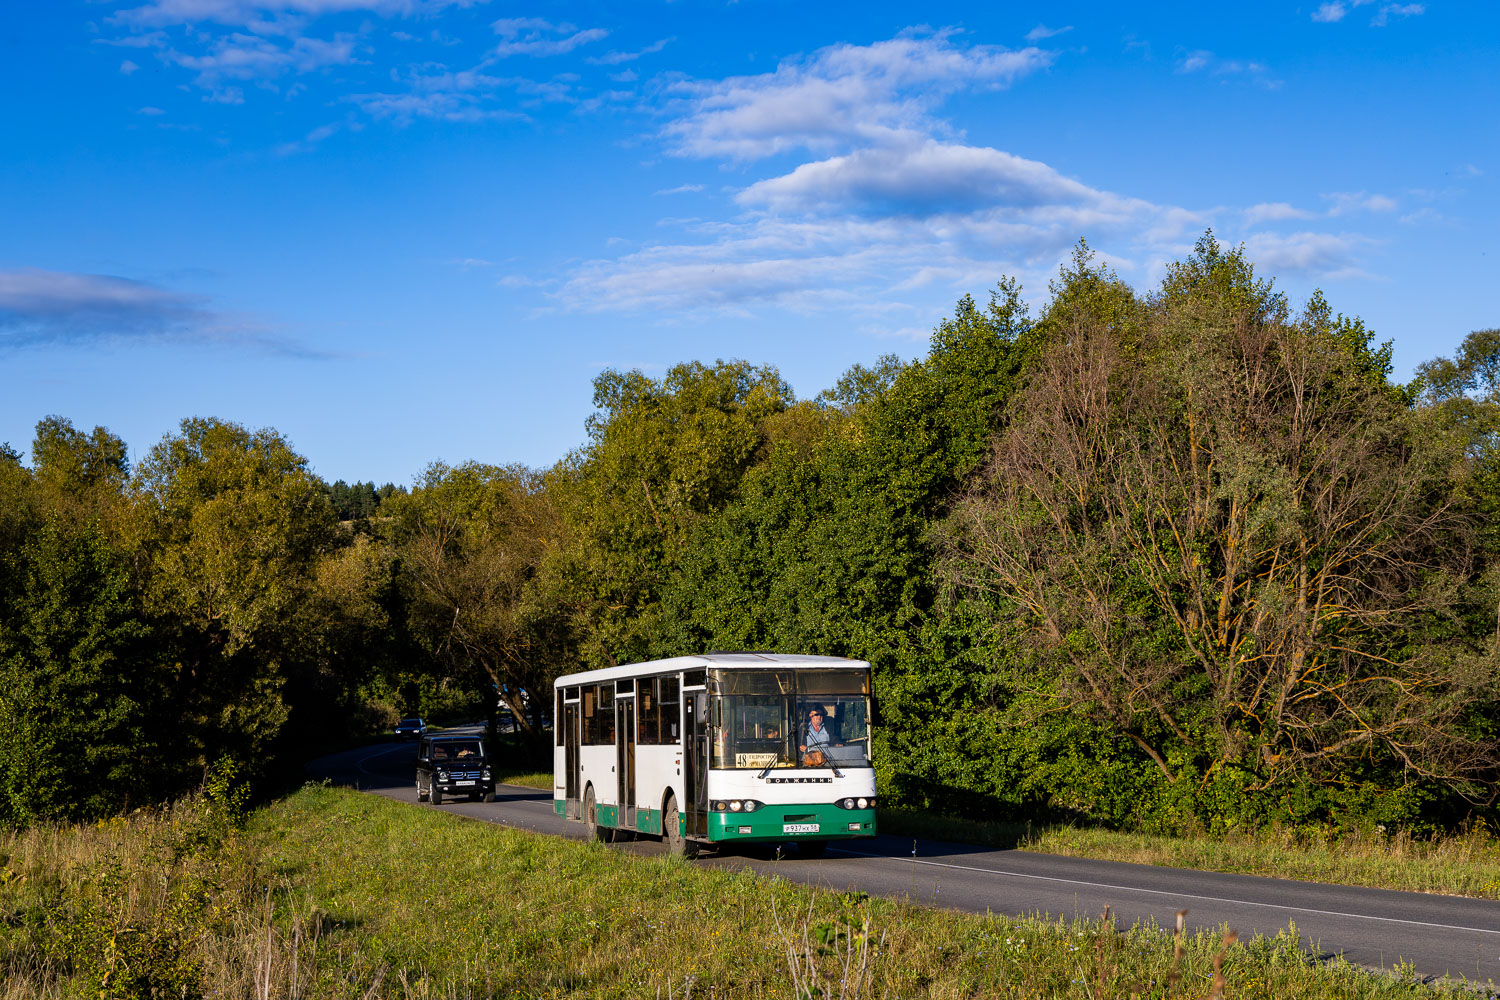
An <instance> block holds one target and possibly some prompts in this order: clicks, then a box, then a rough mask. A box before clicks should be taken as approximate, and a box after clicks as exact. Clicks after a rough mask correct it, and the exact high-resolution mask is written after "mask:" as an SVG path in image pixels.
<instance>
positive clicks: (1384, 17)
mask: <svg viewBox="0 0 1500 1000" xmlns="http://www.w3.org/2000/svg"><path fill="white" fill-rule="evenodd" d="M1425 13H1427V7H1426V5H1425V4H1420V3H1388V4H1385V5H1383V6H1382V7H1381V8H1380V10H1378V11H1376V13H1375V16H1374V17H1373V18H1371V19H1370V25H1371V27H1375V28H1384V27H1385V26H1386V25H1387V24H1389V23H1390V20H1391V18H1393V17H1416V16H1417V15H1419V14H1425Z"/></svg>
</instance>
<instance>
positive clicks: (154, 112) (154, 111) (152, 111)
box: [135, 105, 166, 118]
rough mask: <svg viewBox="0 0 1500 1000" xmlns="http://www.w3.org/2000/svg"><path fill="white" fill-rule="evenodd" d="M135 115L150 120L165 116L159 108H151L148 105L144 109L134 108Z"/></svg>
mask: <svg viewBox="0 0 1500 1000" xmlns="http://www.w3.org/2000/svg"><path fill="white" fill-rule="evenodd" d="M135 113H136V114H138V115H147V116H148V117H151V118H155V117H156V116H158V115H164V114H166V112H165V111H163V110H162V109H161V108H153V107H150V106H149V105H148V106H147V107H144V108H136V110H135Z"/></svg>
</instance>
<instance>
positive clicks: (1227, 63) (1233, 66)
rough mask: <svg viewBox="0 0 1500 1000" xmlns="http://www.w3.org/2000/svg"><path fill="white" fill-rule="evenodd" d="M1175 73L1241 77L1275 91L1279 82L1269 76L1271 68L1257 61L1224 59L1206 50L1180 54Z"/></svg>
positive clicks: (1280, 83)
mask: <svg viewBox="0 0 1500 1000" xmlns="http://www.w3.org/2000/svg"><path fill="white" fill-rule="evenodd" d="M1177 72H1179V73H1208V74H1210V75H1213V76H1223V77H1231V76H1242V77H1245V78H1246V79H1248V80H1250V81H1252V82H1254V83H1256V84H1259V85H1260V86H1263V87H1268V88H1271V89H1273V90H1274V89H1276V88H1277V87H1280V86H1281V85H1282V82H1283V81H1281V80H1278V79H1275V78H1274V77H1272V75H1271V68H1270V67H1269V66H1267V65H1266V64H1265V63H1263V62H1261V61H1259V60H1257V59H1225V58H1222V57H1220V56H1217V55H1215V54H1214V53H1212V52H1210V51H1209V50H1208V49H1194V50H1192V51H1190V52H1182V53H1180V54H1179V55H1178V57H1177Z"/></svg>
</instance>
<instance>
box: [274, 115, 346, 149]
mask: <svg viewBox="0 0 1500 1000" xmlns="http://www.w3.org/2000/svg"><path fill="white" fill-rule="evenodd" d="M342 127H343V123H341V122H331V123H329V124H327V125H319V126H318V127H317V128H315V129H313V130H312V131H310V132H308V133H307V135H305V136H303V137H302V139H301V140H299V141H298V142H285V143H282V144H281V145H280V146H277V147H276V152H277V154H278V155H280V156H290V155H292V154H293V153H305V152H307V151H308V150H310V149H314V148H316V147H317V146H318V144H319V143H321V142H322V141H323V140H324V139H327V138H330V137H331V136H333V135H334V134H336V133H337V132H338V131H339V129H341V128H342Z"/></svg>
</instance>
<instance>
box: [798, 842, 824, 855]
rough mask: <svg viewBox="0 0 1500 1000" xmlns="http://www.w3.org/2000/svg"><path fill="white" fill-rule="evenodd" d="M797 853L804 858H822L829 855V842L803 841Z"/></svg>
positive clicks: (799, 844) (799, 843)
mask: <svg viewBox="0 0 1500 1000" xmlns="http://www.w3.org/2000/svg"><path fill="white" fill-rule="evenodd" d="M797 853H798V854H800V855H802V856H803V857H804V858H821V857H822V856H823V855H825V854H827V853H828V841H826V840H803V841H800V842H798V844H797Z"/></svg>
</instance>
